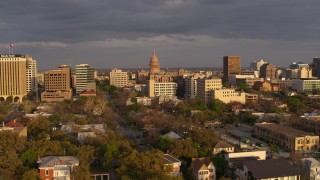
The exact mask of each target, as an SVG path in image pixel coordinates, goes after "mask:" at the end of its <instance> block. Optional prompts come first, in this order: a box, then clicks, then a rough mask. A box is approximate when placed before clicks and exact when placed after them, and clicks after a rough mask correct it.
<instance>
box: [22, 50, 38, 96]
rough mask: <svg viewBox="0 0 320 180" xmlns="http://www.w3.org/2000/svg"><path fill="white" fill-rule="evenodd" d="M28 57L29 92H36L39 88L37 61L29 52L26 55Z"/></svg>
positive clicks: (27, 78) (27, 81)
mask: <svg viewBox="0 0 320 180" xmlns="http://www.w3.org/2000/svg"><path fill="white" fill-rule="evenodd" d="M25 58H26V83H27V86H26V88H27V93H29V92H36V91H37V90H38V83H37V61H36V60H34V59H32V57H31V56H30V55H28V54H26V55H25Z"/></svg>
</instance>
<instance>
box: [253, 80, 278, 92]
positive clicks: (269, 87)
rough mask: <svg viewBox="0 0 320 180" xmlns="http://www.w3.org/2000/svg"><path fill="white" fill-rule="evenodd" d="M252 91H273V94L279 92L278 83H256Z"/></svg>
mask: <svg viewBox="0 0 320 180" xmlns="http://www.w3.org/2000/svg"><path fill="white" fill-rule="evenodd" d="M252 88H253V89H255V90H257V91H264V92H267V91H274V92H278V91H279V90H280V85H279V84H278V83H271V82H267V81H265V82H260V81H257V82H255V83H254V85H253V87H252Z"/></svg>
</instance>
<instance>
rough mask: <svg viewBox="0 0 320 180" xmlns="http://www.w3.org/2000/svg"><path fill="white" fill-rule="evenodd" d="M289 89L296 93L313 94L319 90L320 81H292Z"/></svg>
mask: <svg viewBox="0 0 320 180" xmlns="http://www.w3.org/2000/svg"><path fill="white" fill-rule="evenodd" d="M291 88H292V89H294V90H296V91H297V92H305V93H307V92H313V91H319V90H320V80H319V79H309V80H302V79H293V80H292V83H291Z"/></svg>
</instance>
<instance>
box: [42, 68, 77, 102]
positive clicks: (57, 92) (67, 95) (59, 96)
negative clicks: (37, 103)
mask: <svg viewBox="0 0 320 180" xmlns="http://www.w3.org/2000/svg"><path fill="white" fill-rule="evenodd" d="M44 88H45V91H44V92H43V93H42V94H41V101H47V102H55V101H63V100H69V99H71V97H72V89H71V68H70V66H68V65H62V66H59V67H58V69H57V70H49V71H45V73H44Z"/></svg>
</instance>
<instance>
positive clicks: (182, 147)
mask: <svg viewBox="0 0 320 180" xmlns="http://www.w3.org/2000/svg"><path fill="white" fill-rule="evenodd" d="M169 152H170V154H172V155H174V156H176V157H178V158H182V157H186V158H192V157H197V156H198V152H197V149H196V148H195V147H193V146H192V141H191V140H179V139H177V140H174V141H173V143H172V144H171V145H170V147H169Z"/></svg>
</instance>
